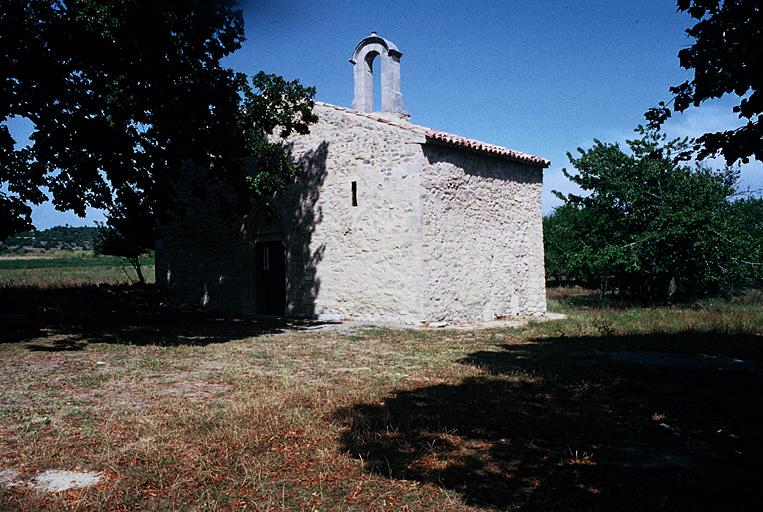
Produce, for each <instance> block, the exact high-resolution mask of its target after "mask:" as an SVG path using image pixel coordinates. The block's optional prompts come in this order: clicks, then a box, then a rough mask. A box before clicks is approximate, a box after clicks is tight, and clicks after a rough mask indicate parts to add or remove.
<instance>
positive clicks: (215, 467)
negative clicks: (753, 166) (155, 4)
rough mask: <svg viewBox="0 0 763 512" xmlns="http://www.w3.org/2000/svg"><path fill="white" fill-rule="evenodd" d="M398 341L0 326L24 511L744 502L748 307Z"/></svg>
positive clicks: (750, 502) (753, 350)
mask: <svg viewBox="0 0 763 512" xmlns="http://www.w3.org/2000/svg"><path fill="white" fill-rule="evenodd" d="M550 303H551V304H552V305H553V307H555V308H557V309H563V310H565V311H566V312H567V313H568V314H569V315H570V316H569V318H568V319H567V320H562V321H557V322H551V323H531V324H530V325H529V326H528V327H526V328H523V329H504V330H484V331H455V330H436V331H415V330H390V329H379V328H358V329H354V330H346V331H336V332H313V331H311V330H309V329H307V328H306V326H305V325H285V324H261V323H254V322H247V321H234V320H224V319H212V318H198V317H169V316H167V315H158V316H157V315H154V316H149V317H144V316H142V317H139V318H138V319H137V320H135V319H133V320H129V321H124V322H118V323H114V324H113V325H101V326H93V325H88V324H85V325H79V326H78V325H56V326H47V327H45V326H43V327H38V328H35V329H27V330H23V331H17V332H13V333H9V334H6V335H5V339H1V338H2V336H1V335H0V361H2V364H0V471H3V470H9V469H10V470H14V471H16V472H18V474H19V475H21V476H20V478H27V479H29V478H31V477H32V476H33V475H34V474H36V473H37V472H39V471H42V470H46V469H69V470H92V471H99V472H101V474H102V475H103V480H102V481H101V483H99V484H98V485H96V486H95V487H91V488H85V489H77V490H69V491H65V492H60V493H46V492H41V491H34V490H31V489H28V488H26V487H23V486H16V487H11V488H2V487H0V509H3V510H5V509H28V510H38V509H40V510H62V509H71V510H132V509H139V510H190V509H194V510H243V509H246V510H284V509H287V510H438V511H440V510H444V511H448V510H475V511H476V510H496V509H499V510H513V509H518V510H708V509H716V510H742V509H749V510H760V507H761V505H763V499H762V498H761V496H760V494H759V493H758V492H757V486H758V479H759V476H760V475H761V474H763V441H761V436H760V432H761V431H762V430H763V407H762V406H763V393H762V391H763V386H762V384H763V371H762V370H763V350H762V349H761V333H762V332H763V306H761V305H760V303H759V302H757V300H755V297H752V298H750V297H748V298H747V299H746V300H738V301H721V302H717V303H713V302H704V303H700V304H696V305H692V306H687V307H658V308H630V307H623V306H622V305H617V304H607V305H606V306H604V307H602V306H601V305H600V304H598V303H596V302H595V301H592V300H591V299H590V298H589V296H587V295H585V294H577V295H574V294H573V295H572V296H570V295H569V294H560V293H559V292H556V291H555V292H554V293H553V294H552V298H551V301H550Z"/></svg>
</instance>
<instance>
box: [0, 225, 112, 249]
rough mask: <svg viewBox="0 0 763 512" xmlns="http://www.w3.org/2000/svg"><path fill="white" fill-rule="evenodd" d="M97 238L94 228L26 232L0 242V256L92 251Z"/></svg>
mask: <svg viewBox="0 0 763 512" xmlns="http://www.w3.org/2000/svg"><path fill="white" fill-rule="evenodd" d="M97 236H98V228H96V227H76V228H75V227H72V226H56V227H53V228H50V229H44V230H42V231H36V230H35V231H27V232H24V233H19V234H18V235H15V236H11V237H8V239H6V240H5V242H0V254H27V253H44V252H51V251H61V250H70V251H92V250H93V243H94V242H95V239H96V237H97Z"/></svg>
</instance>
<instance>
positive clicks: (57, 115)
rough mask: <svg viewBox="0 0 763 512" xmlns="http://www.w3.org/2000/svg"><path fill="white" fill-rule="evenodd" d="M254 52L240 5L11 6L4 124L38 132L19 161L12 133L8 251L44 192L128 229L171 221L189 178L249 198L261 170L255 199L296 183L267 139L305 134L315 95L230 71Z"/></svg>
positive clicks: (1, 44) (0, 118) (6, 21)
mask: <svg viewBox="0 0 763 512" xmlns="http://www.w3.org/2000/svg"><path fill="white" fill-rule="evenodd" d="M243 38H244V32H243V21H242V15H241V12H240V11H239V10H238V9H237V3H236V2H235V1H234V0H184V1H182V2H176V1H161V2H157V1H155V0H5V1H4V2H3V8H2V10H0V123H2V122H4V121H6V120H7V119H9V118H10V117H13V116H18V117H22V118H25V119H28V120H30V121H31V123H32V124H33V127H34V128H33V133H32V135H31V137H30V139H31V144H30V145H29V146H28V147H24V148H20V149H19V148H16V147H15V142H16V141H14V140H13V137H12V135H11V133H10V132H9V130H8V128H7V126H5V124H0V239H4V238H5V237H6V236H8V235H9V234H12V233H14V232H18V231H22V230H25V229H29V228H30V227H31V208H30V207H29V205H28V203H34V204H39V203H41V202H42V201H44V200H45V199H46V194H45V192H44V189H43V187H47V189H48V190H49V193H50V196H51V197H50V198H51V199H52V201H53V203H54V205H55V206H56V207H57V208H58V209H61V210H73V211H74V212H76V213H78V214H80V215H83V214H84V212H85V210H86V208H87V207H93V208H101V209H106V210H108V211H109V212H110V213H112V214H113V215H112V216H114V217H117V218H119V219H120V221H121V220H123V219H126V218H127V219H129V218H131V217H135V218H140V219H144V218H146V217H149V218H153V219H161V218H162V217H163V216H164V215H166V214H167V213H168V212H169V211H171V210H172V208H173V204H172V198H173V193H174V187H173V184H174V183H175V182H176V180H177V178H178V175H179V172H180V170H181V168H182V167H183V166H184V165H193V166H194V167H195V168H197V169H199V172H200V173H204V174H205V176H204V179H206V180H211V181H212V182H216V183H229V184H231V185H232V189H233V190H248V189H247V186H246V176H245V175H244V174H245V173H244V166H243V162H244V161H246V160H248V159H251V157H254V158H255V161H259V162H260V163H262V164H263V165H262V166H261V167H260V168H258V172H260V173H263V175H264V178H263V179H260V180H258V181H256V182H254V183H252V184H251V185H252V186H251V187H249V188H252V187H255V188H257V187H258V188H257V190H256V192H260V193H267V192H268V191H269V187H271V188H272V187H276V186H278V185H279V184H281V183H283V182H285V180H287V179H288V176H286V175H288V174H289V173H293V172H294V171H295V169H294V168H293V166H290V165H288V163H287V159H286V157H285V155H283V154H282V152H280V151H279V149H280V148H279V147H277V145H273V144H271V143H270V142H268V140H267V138H266V135H267V134H269V133H272V132H273V130H274V129H275V122H274V119H275V121H277V123H278V125H279V126H281V127H282V130H283V131H284V133H285V134H288V133H291V132H292V131H294V132H298V133H305V132H307V130H308V125H309V124H310V123H312V122H314V121H315V116H314V115H313V114H312V106H313V96H314V90H313V89H312V88H307V87H303V86H302V85H300V84H299V83H298V82H296V81H294V82H286V81H284V80H283V79H281V78H280V77H275V76H271V75H265V74H264V73H260V74H258V75H257V76H256V77H255V78H254V87H253V86H252V82H251V81H250V80H249V79H248V78H247V77H246V76H245V75H243V74H240V73H235V72H234V71H233V70H231V69H228V68H225V67H224V66H222V65H221V64H220V59H222V58H223V57H225V56H226V55H229V54H230V53H231V52H233V51H235V50H237V49H238V48H239V47H240V46H241V43H242V41H243ZM271 107H272V109H271ZM273 112H278V114H277V115H276V114H274V113H273ZM274 116H276V117H274ZM265 163H267V165H264V164H265ZM202 181H203V180H202Z"/></svg>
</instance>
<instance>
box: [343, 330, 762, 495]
mask: <svg viewBox="0 0 763 512" xmlns="http://www.w3.org/2000/svg"><path fill="white" fill-rule="evenodd" d="M687 334H688V335H690V334H691V333H681V334H675V335H654V336H630V337H628V338H627V339H617V340H616V341H617V345H618V347H617V349H616V350H618V353H619V354H623V353H630V352H633V353H636V352H639V353H642V354H643V353H644V352H643V351H645V350H651V348H652V347H654V346H655V344H657V343H658V342H660V340H661V343H662V346H663V347H672V346H682V344H683V343H684V342H685V339H684V338H685V337H686V336H687ZM755 338H756V337H754V336H747V337H745V336H736V337H734V336H724V335H716V336H715V341H716V343H717V344H718V345H724V344H730V345H735V346H743V345H745V343H749V344H759V341H758V340H756V339H755ZM605 344H606V339H605V338H599V339H596V338H559V339H549V340H543V341H538V342H535V343H527V344H516V345H505V346H503V347H502V349H501V350H498V351H480V352H475V353H473V354H471V355H469V356H468V357H467V358H465V359H464V360H462V361H461V363H463V364H467V365H474V366H479V367H481V368H483V369H484V370H485V374H484V375H481V376H477V377H472V378H468V379H466V380H464V381H463V382H461V383H459V384H440V385H435V386H429V387H423V388H419V389H413V390H400V391H397V392H395V393H393V394H392V395H390V396H388V397H387V398H385V400H384V402H383V403H381V404H379V403H372V404H358V405H356V406H353V407H350V408H346V409H342V410H340V411H338V412H337V415H336V418H337V420H338V421H340V422H341V423H342V424H344V425H345V426H346V427H347V430H346V431H345V432H344V433H343V434H342V436H341V442H342V449H343V450H344V451H347V452H349V453H351V454H352V455H353V456H355V457H357V458H358V459H362V460H363V462H364V465H365V466H364V467H365V468H366V469H367V470H368V471H370V472H373V473H376V474H379V475H383V476H386V477H389V478H396V479H412V480H417V481H419V482H423V483H430V484H435V485H438V486H441V487H443V488H445V489H449V490H453V491H456V492H458V493H459V494H460V495H461V497H462V499H463V501H464V502H465V503H466V504H470V505H479V506H487V507H492V508H496V509H522V510H592V509H596V510H655V509H658V510H708V509H710V510H712V509H718V510H730V509H734V510H740V509H750V510H752V509H755V510H760V506H761V504H762V503H761V502H762V501H763V500H761V496H760V493H759V492H758V491H757V486H758V479H759V475H761V474H763V462H762V461H763V443H762V442H761V440H760V432H761V431H763V393H761V392H762V391H763V385H762V384H763V377H762V376H761V372H760V371H759V369H760V367H749V368H744V369H734V368H728V367H725V365H723V364H721V365H720V366H719V367H714V366H713V365H709V366H704V367H701V368H698V367H696V366H688V367H686V366H684V367H681V366H679V367H676V366H671V365H668V366H662V365H643V364H635V363H631V362H616V361H614V360H612V359H611V358H610V357H609V356H608V353H606V352H602V351H601V349H602V347H603V346H604V345H605ZM758 350H760V348H758ZM624 360H625V361H627V359H624ZM621 361H623V360H622V359H621ZM668 361H669V359H668Z"/></svg>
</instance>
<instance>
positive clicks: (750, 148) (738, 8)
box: [646, 0, 763, 164]
mask: <svg viewBox="0 0 763 512" xmlns="http://www.w3.org/2000/svg"><path fill="white" fill-rule="evenodd" d="M678 9H679V10H680V11H683V12H686V13H688V14H689V15H690V16H691V17H692V18H693V19H695V20H696V21H697V22H696V24H695V25H694V26H693V27H691V28H689V29H687V31H686V33H687V34H688V35H689V36H690V37H691V38H692V39H694V43H693V44H692V45H691V46H689V47H688V48H684V49H682V50H681V51H679V52H678V57H679V59H680V63H681V66H682V67H683V68H685V69H688V70H693V71H694V77H693V78H692V79H691V80H687V81H685V82H683V83H682V84H679V85H676V86H674V87H671V88H670V92H671V93H672V94H673V99H672V100H671V102H668V103H667V104H666V103H665V102H660V104H659V106H658V107H655V108H652V109H650V110H649V111H648V112H647V113H646V117H647V120H648V121H649V122H650V124H651V126H653V127H660V126H661V125H662V124H663V123H664V122H665V121H666V120H667V119H668V118H669V117H670V116H671V114H672V111H676V112H683V111H685V110H686V109H688V108H690V107H698V106H699V105H700V104H701V103H703V102H705V101H707V100H712V99H714V98H720V97H722V96H724V95H727V94H734V95H736V96H739V97H740V101H739V103H738V104H737V105H736V106H734V107H733V111H734V112H735V113H736V114H737V115H738V117H739V119H740V121H741V123H742V124H741V125H740V126H739V127H737V128H735V129H733V130H726V131H722V132H714V133H706V134H703V135H701V136H700V137H699V138H697V140H696V147H695V149H696V150H698V157H699V158H700V159H703V158H706V157H708V156H713V155H717V154H721V155H722V156H723V157H724V158H725V159H726V162H727V163H728V164H732V163H734V162H737V161H740V160H741V161H742V162H744V163H747V162H749V159H750V157H754V158H756V159H758V160H761V161H763V127H761V119H760V116H761V111H763V96H761V88H762V87H761V86H762V85H763V73H762V72H761V69H763V57H761V55H762V53H763V52H761V48H763V3H761V2H760V0H678ZM671 103H672V106H671Z"/></svg>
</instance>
